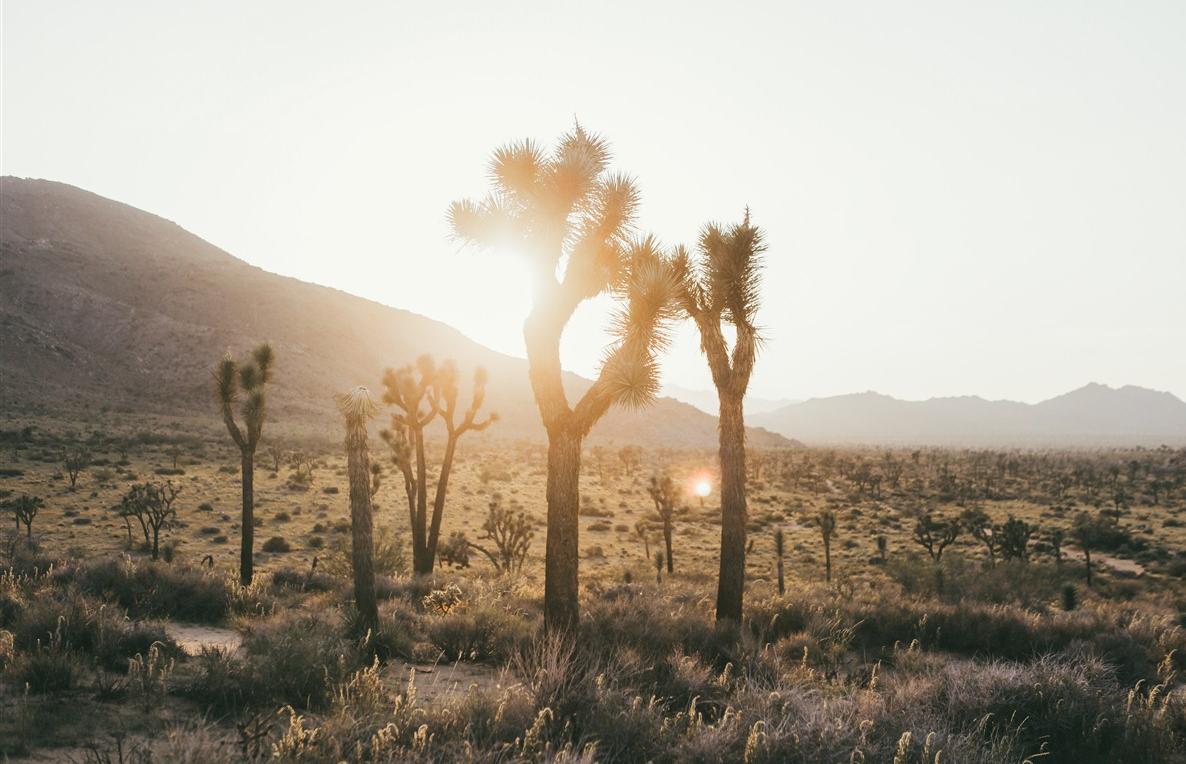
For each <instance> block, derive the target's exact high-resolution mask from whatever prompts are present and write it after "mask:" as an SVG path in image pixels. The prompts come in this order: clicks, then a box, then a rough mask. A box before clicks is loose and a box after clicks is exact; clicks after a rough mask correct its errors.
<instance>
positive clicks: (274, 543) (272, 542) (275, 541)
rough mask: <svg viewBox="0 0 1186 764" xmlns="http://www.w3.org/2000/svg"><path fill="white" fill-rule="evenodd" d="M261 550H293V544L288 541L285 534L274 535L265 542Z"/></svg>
mask: <svg viewBox="0 0 1186 764" xmlns="http://www.w3.org/2000/svg"><path fill="white" fill-rule="evenodd" d="M260 550H261V551H264V552H291V551H292V544H290V543H288V540H287V539H286V538H284V537H283V536H273V537H272V538H270V539H268V540H267V541H265V542H264V543H263V546H261V547H260Z"/></svg>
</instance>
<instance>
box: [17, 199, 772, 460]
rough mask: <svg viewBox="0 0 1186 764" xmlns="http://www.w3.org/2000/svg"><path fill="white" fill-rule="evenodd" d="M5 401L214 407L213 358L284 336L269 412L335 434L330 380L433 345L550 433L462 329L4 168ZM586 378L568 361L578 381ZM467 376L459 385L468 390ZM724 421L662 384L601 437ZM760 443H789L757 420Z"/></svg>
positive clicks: (628, 438) (703, 432) (205, 410)
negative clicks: (260, 262) (279, 269)
mask: <svg viewBox="0 0 1186 764" xmlns="http://www.w3.org/2000/svg"><path fill="white" fill-rule="evenodd" d="M0 328H2V330H3V331H0V374H2V375H3V377H4V379H5V385H4V391H3V392H2V393H0V408H4V409H7V410H9V411H20V410H22V409H24V408H27V407H28V406H30V405H38V406H41V407H43V408H49V409H60V408H71V407H72V408H87V407H92V406H95V405H126V406H132V407H138V408H143V409H144V410H146V411H148V410H152V411H158V412H161V413H200V414H209V415H210V416H214V414H215V409H214V403H213V393H212V389H211V381H210V369H212V368H213V366H214V364H215V363H216V362H217V361H218V359H219V358H220V357H221V355H222V354H223V353H224V352H227V351H228V350H229V351H231V352H234V353H235V354H241V353H243V352H245V351H247V350H248V349H249V348H250V347H252V346H253V345H254V344H255V343H256V342H258V341H260V340H264V339H267V340H269V341H271V342H273V343H274V344H275V345H276V350H277V358H278V361H277V372H278V373H277V379H276V381H275V383H274V391H273V396H272V400H273V405H272V406H271V407H270V410H271V412H272V418H273V419H274V420H278V421H287V422H290V423H299V424H301V425H303V426H307V428H308V429H311V430H313V431H325V432H326V433H327V434H331V435H332V436H333V437H337V436H338V434H339V433H338V428H339V427H340V424H339V423H338V421H337V414H336V411H335V409H334V405H333V396H334V394H335V393H338V392H341V391H343V390H346V389H349V388H350V387H353V386H354V385H357V384H365V385H367V386H369V387H371V388H372V389H375V388H377V387H378V386H379V380H380V378H381V375H382V371H383V369H384V368H386V367H389V366H398V365H402V364H404V363H410V362H411V361H413V360H414V359H415V358H416V357H417V356H418V355H420V354H422V353H425V352H428V353H431V354H433V355H434V356H436V357H437V359H438V360H443V359H446V358H453V359H455V360H456V361H457V362H458V365H459V366H460V368H461V370H462V373H463V375H465V376H466V378H467V381H468V375H469V373H470V372H471V370H472V369H473V368H474V367H475V366H477V365H482V366H485V367H486V368H487V370H488V371H489V372H490V383H489V387H488V395H487V397H488V401H489V403H488V408H489V409H490V410H497V411H498V412H499V414H500V417H501V421H500V423H499V425H498V427H497V428H492V430H491V432H490V436H491V437H502V438H529V439H540V440H542V439H543V435H544V433H543V428H542V425H541V424H540V423H539V416H538V412H537V411H536V408H535V403H534V399H533V398H532V396H531V392H530V387H529V384H528V380H527V365H526V361H525V360H524V359H521V358H515V357H513V356H508V355H505V354H501V353H497V352H496V351H493V350H490V349H489V348H486V347H484V346H482V345H479V344H478V343H476V342H474V341H473V340H470V339H469V338H468V337H465V335H463V334H462V333H461V332H460V331H458V330H457V329H455V328H453V327H451V326H448V325H447V324H444V323H442V322H439V321H435V320H433V319H430V318H427V317H425V316H421V315H419V314H416V313H413V312H411V311H407V310H404V309H402V308H396V307H392V306H387V305H383V304H382V303H378V302H376V301H373V300H368V299H366V298H362V297H358V296H356V295H352V294H350V293H348V292H344V291H342V290H339V289H335V288H332V287H326V286H322V285H319V284H312V283H309V282H305V281H301V280H299V279H296V278H292V277H289V276H282V275H279V274H273V273H269V272H267V271H265V270H263V269H262V268H259V267H257V266H254V265H251V264H249V263H246V262H244V261H242V260H239V259H238V258H235V257H234V256H233V255H232V254H230V253H229V252H226V251H225V250H222V249H220V248H218V247H216V246H215V245H213V244H210V243H209V242H206V241H205V240H203V239H201V238H200V237H198V236H196V235H195V234H193V233H191V232H189V231H187V230H185V229H184V228H183V227H182V226H180V225H179V224H177V223H175V222H173V221H170V220H167V219H165V218H162V217H160V216H158V215H154V214H153V213H150V212H147V211H144V210H140V209H138V208H136V207H133V206H131V205H128V204H124V203H122V202H118V201H114V200H111V199H107V198H105V197H101V196H99V195H98V194H94V193H92V192H89V191H86V190H84V189H80V188H77V187H74V186H70V185H68V184H64V183H58V182H55V181H48V180H38V179H32V180H30V179H21V178H14V177H11V176H5V177H3V178H0ZM590 384H592V383H591V381H590V380H587V379H584V378H581V377H579V376H577V375H575V374H571V373H566V374H565V387H566V389H568V391H569V394H570V396H575V395H579V394H580V393H581V392H583V391H584V390H585V389H586V388H587V387H588V386H589V385H590ZM467 388H468V385H464V386H463V392H462V395H463V396H465V395H467V394H468V389H467ZM716 429H717V428H716V420H715V418H714V417H711V416H708V415H706V414H704V413H703V412H700V411H698V410H696V409H695V408H693V407H691V406H689V405H687V404H683V403H680V402H678V401H674V400H669V399H661V400H659V401H657V402H656V403H655V405H653V406H650V407H648V408H645V409H643V410H641V411H638V412H627V411H622V410H620V409H614V410H611V412H610V413H609V414H607V415H606V417H605V418H604V419H603V420H602V421H601V422H599V423H598V425H597V426H596V427H594V429H593V432H592V433H591V434H590V438H591V440H592V442H605V441H613V442H622V443H627V442H630V443H634V442H638V443H644V444H647V445H652V446H669V447H704V446H711V445H715V444H716V440H717V433H716ZM748 436H749V438H750V439H751V441H752V442H754V443H755V444H756V445H762V446H770V447H778V446H786V445H791V443H790V442H789V441H788V440H787V439H785V438H783V437H782V436H779V435H775V434H773V433H769V432H765V431H763V430H761V429H751V430H750V431H749V433H748Z"/></svg>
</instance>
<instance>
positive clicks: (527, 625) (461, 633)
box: [427, 601, 535, 661]
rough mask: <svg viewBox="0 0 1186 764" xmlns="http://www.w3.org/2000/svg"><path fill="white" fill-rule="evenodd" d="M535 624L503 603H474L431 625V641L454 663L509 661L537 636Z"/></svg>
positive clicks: (429, 632) (428, 628)
mask: <svg viewBox="0 0 1186 764" xmlns="http://www.w3.org/2000/svg"><path fill="white" fill-rule="evenodd" d="M534 629H535V627H534V624H533V623H532V622H531V621H529V620H527V619H526V618H524V617H523V616H521V615H519V614H517V613H513V612H511V611H509V610H507V609H506V608H505V607H504V606H503V605H502V604H501V603H496V602H489V601H486V602H483V603H472V604H470V605H467V606H466V607H463V608H460V609H457V610H452V611H450V612H448V613H445V614H444V615H442V616H439V617H437V618H434V619H432V620H431V621H429V623H428V627H427V631H428V639H429V641H431V642H432V644H433V645H434V646H436V647H437V649H439V650H440V651H441V653H442V654H443V655H444V657H445V658H446V659H448V660H451V661H457V660H470V661H482V660H491V659H502V660H506V659H508V658H510V657H511V656H512V655H514V654H515V653H516V652H517V651H518V650H519V649H520V648H521V647H522V646H523V645H525V644H526V643H527V641H528V640H529V639H530V638H531V635H532V634H533V632H534Z"/></svg>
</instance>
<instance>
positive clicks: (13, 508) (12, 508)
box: [0, 494, 45, 541]
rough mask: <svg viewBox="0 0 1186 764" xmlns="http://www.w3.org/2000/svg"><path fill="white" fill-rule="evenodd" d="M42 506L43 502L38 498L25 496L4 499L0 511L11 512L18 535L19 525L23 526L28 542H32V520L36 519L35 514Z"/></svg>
mask: <svg viewBox="0 0 1186 764" xmlns="http://www.w3.org/2000/svg"><path fill="white" fill-rule="evenodd" d="M43 506H45V501H44V500H43V499H42V498H41V497H40V496H29V495H27V494H23V495H21V496H17V497H16V498H12V499H5V500H4V501H2V502H0V509H2V510H3V511H5V512H11V513H12V515H13V517H14V518H15V519H16V529H17V532H18V533H19V532H20V530H21V523H24V524H25V532H26V534H27V536H28V539H29V541H32V540H33V519H34V518H35V517H37V513H38V512H39V511H40V510H41V508H42V507H43Z"/></svg>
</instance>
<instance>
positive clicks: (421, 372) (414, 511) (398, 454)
mask: <svg viewBox="0 0 1186 764" xmlns="http://www.w3.org/2000/svg"><path fill="white" fill-rule="evenodd" d="M457 379H458V373H457V365H456V364H455V363H453V361H445V363H444V364H442V365H441V366H440V367H439V368H438V367H437V365H436V363H435V362H434V361H433V360H432V357H431V356H427V355H425V356H421V357H420V358H419V359H418V360H417V361H416V365H415V366H414V367H413V366H405V367H404V368H402V369H399V370H398V371H393V370H391V369H388V370H387V372H386V373H385V374H384V375H383V384H384V386H385V387H386V392H385V393H384V394H383V400H384V401H386V402H387V403H392V404H395V406H396V407H397V408H398V409H399V410H398V411H397V412H396V413H395V414H393V415H392V417H391V429H389V430H384V431H383V432H382V433H381V434H382V436H383V439H384V440H385V441H387V444H388V445H389V446H390V447H391V455H392V458H393V460H394V461H395V463H396V466H397V467H399V469H400V472H402V473H403V476H404V489H405V491H406V493H407V496H408V513H409V518H410V521H411V527H412V568H413V570H415V572H416V573H417V574H421V575H423V574H427V573H431V572H432V569H433V565H434V564H435V561H436V557H437V547H438V546H439V542H440V537H441V519H442V518H443V517H444V514H445V498H446V496H447V493H448V490H449V476H450V474H452V471H453V459H454V457H455V456H456V454H457V442H458V441H459V440H461V436H462V435H464V434H465V433H467V432H471V431H473V432H481V431H482V430H485V429H486V428H487V427H489V426H490V425H491V424H493V423H494V422H496V421H498V414H496V413H491V414H490V415H489V416H488V417H486V418H485V419H481V420H479V419H478V412H479V411H480V410H481V408H482V404H483V403H484V402H485V401H486V381H487V376H486V370H485V369H483V368H481V367H479V368H478V369H477V370H475V371H474V387H473V397H472V398H471V399H470V404H469V407H468V408H467V409H466V410H465V411H464V412H461V419H460V420H458V418H457V416H458V408H457V397H458V394H459V386H458V384H457ZM437 416H440V418H441V420H442V421H443V422H444V425H445V435H446V438H445V455H444V457H442V459H441V469H440V473H439V474H438V475H437V485H436V491H435V493H434V495H433V501H432V520H431V522H429V519H428V467H427V457H426V455H425V448H424V428H425V427H427V426H428V425H429V424H430V423H431V422H432V420H433V419H435V418H436V417H437Z"/></svg>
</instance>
